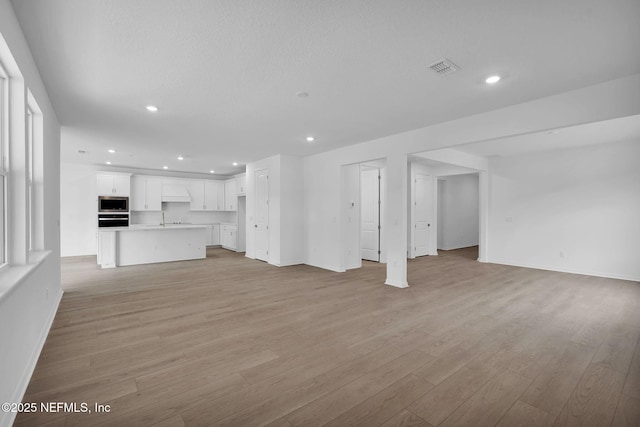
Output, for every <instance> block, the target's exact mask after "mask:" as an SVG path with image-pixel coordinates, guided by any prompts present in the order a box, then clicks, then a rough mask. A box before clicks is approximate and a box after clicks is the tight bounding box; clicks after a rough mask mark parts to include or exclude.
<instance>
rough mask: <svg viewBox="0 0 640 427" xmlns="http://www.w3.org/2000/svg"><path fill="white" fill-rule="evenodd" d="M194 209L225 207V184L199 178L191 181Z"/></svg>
mask: <svg viewBox="0 0 640 427" xmlns="http://www.w3.org/2000/svg"><path fill="white" fill-rule="evenodd" d="M189 194H190V195H191V206H190V209H191V210H192V211H221V210H223V207H224V184H223V183H221V182H217V181H212V180H204V179H198V180H193V181H191V182H190V183H189Z"/></svg>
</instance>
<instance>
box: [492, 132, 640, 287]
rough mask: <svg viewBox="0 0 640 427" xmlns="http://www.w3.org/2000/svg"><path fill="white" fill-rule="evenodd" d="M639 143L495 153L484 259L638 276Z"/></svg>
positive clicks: (636, 277)
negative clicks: (505, 154) (514, 154)
mask: <svg viewBox="0 0 640 427" xmlns="http://www.w3.org/2000/svg"><path fill="white" fill-rule="evenodd" d="M638 159H640V141H632V142H626V143H612V144H604V145H596V146H591V147H584V148H579V149H568V150H562V151H555V152H548V153H541V154H532V155H526V156H519V157H508V158H494V159H492V160H491V163H490V167H489V170H490V190H489V191H490V200H489V205H490V213H489V229H490V234H489V262H496V263H501V264H512V265H520V266H525V267H533V268H543V269H549V270H557V271H567V272H572V273H581V274H589V275H595V276H606V277H617V278H623V279H630V280H637V281H638V280H640V262H639V259H638V254H640V167H638Z"/></svg>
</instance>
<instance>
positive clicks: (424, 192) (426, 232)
mask: <svg viewBox="0 0 640 427" xmlns="http://www.w3.org/2000/svg"><path fill="white" fill-rule="evenodd" d="M415 180H416V181H415V183H414V184H415V185H414V187H413V188H414V191H415V193H414V198H413V200H414V211H413V212H414V224H413V233H414V234H413V242H414V254H415V256H423V255H429V241H430V237H431V236H430V233H431V215H430V213H431V209H430V206H429V202H430V200H431V177H430V176H429V175H423V174H420V173H417V174H416V178H415Z"/></svg>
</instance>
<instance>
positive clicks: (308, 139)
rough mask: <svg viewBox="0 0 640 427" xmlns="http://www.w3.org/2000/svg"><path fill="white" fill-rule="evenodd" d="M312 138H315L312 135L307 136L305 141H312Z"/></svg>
mask: <svg viewBox="0 0 640 427" xmlns="http://www.w3.org/2000/svg"><path fill="white" fill-rule="evenodd" d="M314 140H315V138H314V137H312V136H308V137H307V142H313V141H314Z"/></svg>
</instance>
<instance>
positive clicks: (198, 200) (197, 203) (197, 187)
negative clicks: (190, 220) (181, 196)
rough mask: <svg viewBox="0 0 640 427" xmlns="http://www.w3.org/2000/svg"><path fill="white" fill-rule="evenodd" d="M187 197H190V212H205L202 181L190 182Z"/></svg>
mask: <svg viewBox="0 0 640 427" xmlns="http://www.w3.org/2000/svg"><path fill="white" fill-rule="evenodd" d="M189 195H190V196H191V206H190V209H191V210H192V211H203V210H205V202H204V181H202V180H194V181H191V182H190V183H189Z"/></svg>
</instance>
